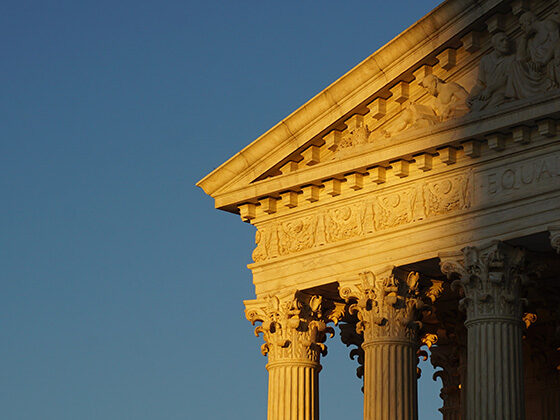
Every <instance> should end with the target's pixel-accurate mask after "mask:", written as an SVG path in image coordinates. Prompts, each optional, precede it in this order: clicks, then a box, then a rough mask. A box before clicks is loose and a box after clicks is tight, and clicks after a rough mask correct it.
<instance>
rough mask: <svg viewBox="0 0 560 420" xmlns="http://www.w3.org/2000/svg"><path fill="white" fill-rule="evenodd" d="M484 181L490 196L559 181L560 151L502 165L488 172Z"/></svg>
mask: <svg viewBox="0 0 560 420" xmlns="http://www.w3.org/2000/svg"><path fill="white" fill-rule="evenodd" d="M482 182H483V185H482V188H483V192H484V194H485V196H486V197H488V198H494V197H496V196H498V195H501V194H511V193H515V192H518V191H519V192H522V190H525V189H532V188H535V187H537V186H541V185H544V186H546V185H551V184H556V183H559V182H560V153H558V152H557V153H554V154H552V155H550V156H544V157H539V158H536V159H531V160H525V161H521V162H517V163H513V164H510V165H507V166H505V167H500V168H498V169H496V170H493V171H491V172H489V173H488V174H486V176H485V177H484V179H483V181H482Z"/></svg>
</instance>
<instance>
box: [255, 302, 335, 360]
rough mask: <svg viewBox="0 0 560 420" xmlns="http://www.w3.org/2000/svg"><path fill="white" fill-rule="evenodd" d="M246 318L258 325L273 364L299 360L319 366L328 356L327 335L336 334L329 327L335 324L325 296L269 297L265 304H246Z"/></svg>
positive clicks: (263, 352)
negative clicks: (321, 359) (327, 309)
mask: <svg viewBox="0 0 560 420" xmlns="http://www.w3.org/2000/svg"><path fill="white" fill-rule="evenodd" d="M245 304H246V309H245V315H246V317H247V319H248V320H249V321H250V322H251V323H252V324H253V325H255V323H257V322H260V323H261V325H259V326H257V327H256V328H255V335H256V336H259V334H261V333H262V334H263V338H264V341H265V343H264V344H263V345H262V346H261V351H262V354H263V355H268V360H269V363H270V362H278V361H282V360H290V361H294V360H299V361H304V362H313V363H319V358H320V356H321V355H323V356H324V355H326V354H327V347H326V346H325V344H323V343H324V342H325V341H326V339H327V335H330V336H331V337H332V335H333V334H334V330H333V328H332V327H328V326H327V322H329V321H330V320H331V318H330V315H329V314H330V312H328V311H326V309H325V303H324V302H323V298H322V297H321V296H309V295H305V294H303V293H301V292H295V293H291V294H289V295H288V296H285V297H283V298H279V297H278V296H268V297H267V298H265V299H262V300H256V301H247V302H245Z"/></svg>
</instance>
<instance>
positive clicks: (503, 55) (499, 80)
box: [467, 32, 515, 111]
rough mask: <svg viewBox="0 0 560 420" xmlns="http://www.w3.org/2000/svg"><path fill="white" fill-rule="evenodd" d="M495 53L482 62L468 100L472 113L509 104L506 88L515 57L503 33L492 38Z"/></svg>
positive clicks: (498, 33)
mask: <svg viewBox="0 0 560 420" xmlns="http://www.w3.org/2000/svg"><path fill="white" fill-rule="evenodd" d="M492 46H493V47H494V51H492V52H491V53H490V54H488V55H485V56H484V57H482V59H481V60H480V65H479V67H478V78H477V81H476V85H475V86H474V87H473V88H472V90H471V93H470V94H469V97H468V99H467V103H468V105H469V107H470V108H471V111H480V110H482V109H485V108H494V107H497V106H500V105H502V104H503V103H505V102H507V100H508V98H506V87H507V83H508V77H509V74H510V73H511V67H512V63H513V61H514V58H515V56H514V55H513V52H512V48H511V42H510V40H509V38H508V37H507V35H506V34H505V33H503V32H497V33H496V34H494V35H493V36H492Z"/></svg>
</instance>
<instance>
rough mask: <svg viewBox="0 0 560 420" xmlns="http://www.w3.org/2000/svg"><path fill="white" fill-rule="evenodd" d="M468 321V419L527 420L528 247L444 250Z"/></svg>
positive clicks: (496, 244)
mask: <svg viewBox="0 0 560 420" xmlns="http://www.w3.org/2000/svg"><path fill="white" fill-rule="evenodd" d="M440 260H441V270H442V272H443V273H444V274H446V275H447V276H448V277H453V278H457V280H456V281H455V282H454V283H453V284H452V286H454V287H456V286H459V287H460V288H461V289H462V290H463V292H464V298H463V299H461V301H460V302H459V305H460V308H461V309H463V310H466V314H467V320H466V322H465V326H466V327H467V331H468V332H467V384H466V385H467V392H466V395H467V420H524V419H525V408H524V400H525V396H524V390H523V382H524V380H523V355H522V347H521V346H522V341H521V340H522V333H523V321H522V317H523V299H521V296H520V293H521V290H520V289H521V285H522V283H524V272H525V252H524V251H523V250H522V249H520V248H514V247H511V246H508V245H506V244H504V243H501V242H493V243H491V244H490V245H487V246H485V247H480V248H474V247H466V248H464V249H463V250H462V252H460V253H453V254H451V253H447V254H441V255H440Z"/></svg>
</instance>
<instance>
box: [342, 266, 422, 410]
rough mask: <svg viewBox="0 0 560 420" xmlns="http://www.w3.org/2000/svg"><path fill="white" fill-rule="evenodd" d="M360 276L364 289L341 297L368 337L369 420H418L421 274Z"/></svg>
mask: <svg viewBox="0 0 560 420" xmlns="http://www.w3.org/2000/svg"><path fill="white" fill-rule="evenodd" d="M360 276H361V282H360V283H352V282H349V283H342V284H341V285H340V295H341V296H342V297H343V298H344V299H345V300H346V301H347V302H349V303H350V307H349V310H350V312H354V313H356V314H357V316H358V319H359V322H358V324H357V326H356V331H357V332H358V333H361V334H363V337H364V341H363V344H362V349H363V350H364V419H365V420H416V419H417V418H418V398H417V372H416V363H417V356H416V351H417V348H418V346H417V342H418V337H417V335H418V327H419V323H418V322H417V319H418V315H419V311H420V309H421V308H422V307H423V306H424V304H423V302H422V301H421V300H420V299H419V292H418V278H419V276H418V273H410V274H409V275H408V277H407V278H406V279H405V280H401V279H398V278H397V277H396V276H395V273H394V270H393V268H390V269H388V270H386V271H385V272H384V273H380V274H378V275H377V276H375V275H374V274H373V273H371V272H366V273H362V274H361V275H360Z"/></svg>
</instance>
